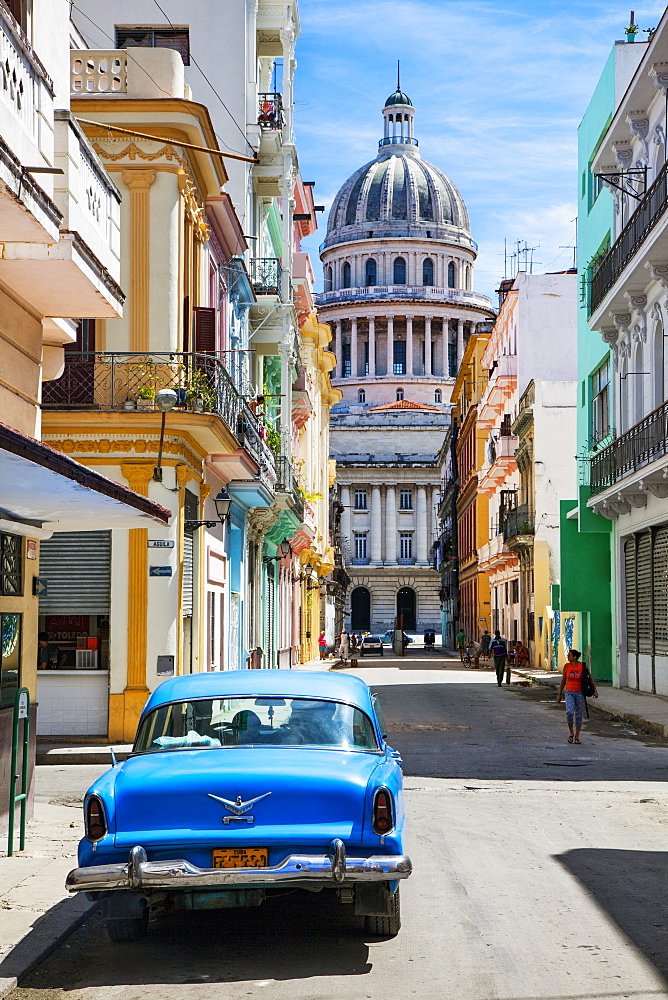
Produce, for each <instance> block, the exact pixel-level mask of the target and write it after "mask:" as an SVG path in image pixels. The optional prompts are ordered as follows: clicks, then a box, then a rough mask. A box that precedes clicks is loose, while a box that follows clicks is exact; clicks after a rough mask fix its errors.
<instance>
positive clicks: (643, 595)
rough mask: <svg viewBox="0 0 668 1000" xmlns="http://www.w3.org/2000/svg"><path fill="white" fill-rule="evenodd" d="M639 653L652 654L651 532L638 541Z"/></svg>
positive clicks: (640, 537)
mask: <svg viewBox="0 0 668 1000" xmlns="http://www.w3.org/2000/svg"><path fill="white" fill-rule="evenodd" d="M636 563H637V569H636V574H637V575H636V580H637V588H638V589H637V608H638V652H639V653H651V652H652V536H651V535H650V533H649V531H647V532H645V533H644V534H642V535H640V536H639V537H638V541H637V558H636Z"/></svg>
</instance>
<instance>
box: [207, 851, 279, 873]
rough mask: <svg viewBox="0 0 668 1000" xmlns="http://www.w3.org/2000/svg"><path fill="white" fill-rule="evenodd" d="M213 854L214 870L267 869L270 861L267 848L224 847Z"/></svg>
mask: <svg viewBox="0 0 668 1000" xmlns="http://www.w3.org/2000/svg"><path fill="white" fill-rule="evenodd" d="M212 854H213V857H212V867H213V868H266V867H267V862H268V860H269V850H268V848H266V847H224V848H221V849H220V850H218V851H213V852H212Z"/></svg>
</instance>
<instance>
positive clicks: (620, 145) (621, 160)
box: [612, 139, 633, 170]
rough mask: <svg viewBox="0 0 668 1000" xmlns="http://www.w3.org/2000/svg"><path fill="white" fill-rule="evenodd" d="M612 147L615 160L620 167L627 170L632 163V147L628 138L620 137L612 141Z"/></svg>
mask: <svg viewBox="0 0 668 1000" xmlns="http://www.w3.org/2000/svg"><path fill="white" fill-rule="evenodd" d="M612 149H613V152H614V154H615V162H616V163H617V165H618V166H620V167H622V169H626V170H629V169H631V167H632V165H633V147H632V145H631V143H630V141H629V140H628V139H620V140H619V141H618V142H613V144H612Z"/></svg>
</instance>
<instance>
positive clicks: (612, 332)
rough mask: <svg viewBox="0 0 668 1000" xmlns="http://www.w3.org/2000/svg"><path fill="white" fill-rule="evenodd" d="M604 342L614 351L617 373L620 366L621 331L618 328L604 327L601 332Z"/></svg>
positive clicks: (613, 360)
mask: <svg viewBox="0 0 668 1000" xmlns="http://www.w3.org/2000/svg"><path fill="white" fill-rule="evenodd" d="M599 333H600V334H601V338H602V339H603V342H604V343H606V344H607V345H608V347H609V348H610V350H611V351H612V363H613V366H614V369H615V371H616V370H617V367H618V365H619V330H618V329H617V327H616V326H602V327H601V328H600V330H599Z"/></svg>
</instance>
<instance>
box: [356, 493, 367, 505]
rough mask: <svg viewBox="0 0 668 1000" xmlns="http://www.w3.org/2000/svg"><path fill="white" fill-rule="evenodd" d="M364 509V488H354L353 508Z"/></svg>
mask: <svg viewBox="0 0 668 1000" xmlns="http://www.w3.org/2000/svg"><path fill="white" fill-rule="evenodd" d="M366 509H367V492H366V490H355V510H366Z"/></svg>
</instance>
